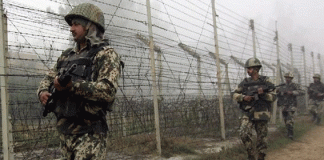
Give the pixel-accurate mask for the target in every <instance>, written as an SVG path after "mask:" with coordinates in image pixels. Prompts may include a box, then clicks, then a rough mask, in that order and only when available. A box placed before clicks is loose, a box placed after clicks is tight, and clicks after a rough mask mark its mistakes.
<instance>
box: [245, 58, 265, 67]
mask: <svg viewBox="0 0 324 160" xmlns="http://www.w3.org/2000/svg"><path fill="white" fill-rule="evenodd" d="M244 67H245V68H249V67H262V65H261V62H260V60H259V59H257V58H250V59H248V60H247V61H246V62H245V65H244Z"/></svg>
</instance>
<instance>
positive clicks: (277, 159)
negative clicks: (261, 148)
mask: <svg viewBox="0 0 324 160" xmlns="http://www.w3.org/2000/svg"><path fill="white" fill-rule="evenodd" d="M266 160H324V125H320V126H317V127H316V128H313V129H312V130H310V131H308V132H307V133H306V134H305V135H304V136H303V137H302V138H300V139H298V140H294V142H292V143H290V144H288V145H287V146H286V147H285V148H283V149H280V150H276V151H272V152H268V154H267V157H266Z"/></svg>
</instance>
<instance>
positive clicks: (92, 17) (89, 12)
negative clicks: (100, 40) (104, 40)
mask: <svg viewBox="0 0 324 160" xmlns="http://www.w3.org/2000/svg"><path fill="white" fill-rule="evenodd" d="M75 17H79V18H84V19H86V20H89V21H91V22H93V23H95V24H96V25H97V26H98V28H99V29H100V31H102V32H105V18H104V14H103V12H102V11H101V9H100V8H99V7H97V6H95V5H93V4H91V3H82V4H79V5H77V6H75V7H74V8H73V9H72V10H71V11H70V12H69V13H68V14H67V15H66V16H65V17H64V19H65V21H66V22H67V23H68V24H69V25H70V26H71V25H72V24H71V23H72V19H73V18H75Z"/></svg>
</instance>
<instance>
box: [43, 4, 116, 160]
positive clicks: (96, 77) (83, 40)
mask: <svg viewBox="0 0 324 160" xmlns="http://www.w3.org/2000/svg"><path fill="white" fill-rule="evenodd" d="M64 18H65V20H66V22H67V23H68V25H70V32H71V34H72V36H73V40H74V41H75V46H74V48H69V49H67V50H65V51H63V53H62V55H61V56H60V57H59V58H58V60H57V63H56V65H55V66H54V68H53V69H52V70H51V71H50V72H49V73H48V74H47V75H46V76H45V77H44V79H43V80H42V81H41V82H40V86H39V88H38V90H37V95H38V96H39V100H40V102H41V103H42V104H43V105H45V107H47V106H48V104H52V105H53V106H54V107H53V109H51V110H49V109H47V108H45V111H47V112H46V114H45V112H44V116H46V115H47V113H49V112H53V113H54V114H55V116H56V117H57V125H56V127H57V130H58V132H59V133H60V140H61V150H62V153H63V159H68V160H72V159H89V160H90V159H91V160H100V159H105V156H106V148H107V144H106V139H107V132H108V125H107V121H106V114H107V111H110V110H111V105H112V104H113V101H114V99H115V95H116V92H117V88H118V79H119V77H120V67H121V61H120V56H119V55H118V54H117V53H116V52H115V51H114V49H113V48H112V47H110V46H109V44H108V41H107V40H106V39H103V35H104V32H105V23H104V14H103V12H102V11H101V9H100V8H98V7H97V6H95V5H93V4H90V3H82V4H79V5H77V6H76V7H74V8H73V9H72V10H71V11H70V12H69V13H68V14H67V15H66V16H65V17H64ZM71 68H73V70H70V69H71ZM67 72H68V73H69V76H70V79H67V82H68V83H67V84H63V83H62V81H63V80H62V79H61V78H62V76H61V75H65V74H66V73H67ZM64 80H66V79H65V78H64ZM57 92H58V93H59V94H56V93H57ZM51 93H52V94H53V95H54V94H55V95H59V96H56V97H55V98H54V97H51Z"/></svg>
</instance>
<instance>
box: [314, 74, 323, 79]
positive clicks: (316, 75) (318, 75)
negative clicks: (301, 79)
mask: <svg viewBox="0 0 324 160" xmlns="http://www.w3.org/2000/svg"><path fill="white" fill-rule="evenodd" d="M313 78H318V79H321V75H320V74H314V76H313Z"/></svg>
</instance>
